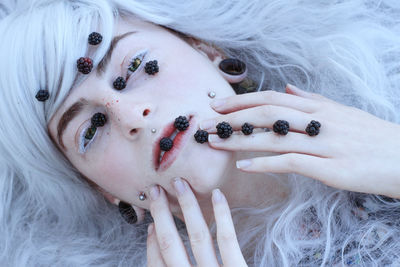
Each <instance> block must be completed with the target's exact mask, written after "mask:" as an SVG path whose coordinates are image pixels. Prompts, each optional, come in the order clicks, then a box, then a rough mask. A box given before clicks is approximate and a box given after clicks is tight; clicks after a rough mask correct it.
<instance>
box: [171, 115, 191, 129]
mask: <svg viewBox="0 0 400 267" xmlns="http://www.w3.org/2000/svg"><path fill="white" fill-rule="evenodd" d="M174 126H175V128H176V129H177V130H179V131H184V130H186V129H187V128H188V127H189V121H188V119H187V118H186V117H185V116H179V117H178V118H176V119H175V122H174Z"/></svg>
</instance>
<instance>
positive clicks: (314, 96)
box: [286, 84, 336, 103]
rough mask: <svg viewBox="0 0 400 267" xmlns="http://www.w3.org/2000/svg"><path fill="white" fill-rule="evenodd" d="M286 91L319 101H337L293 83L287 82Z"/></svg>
mask: <svg viewBox="0 0 400 267" xmlns="http://www.w3.org/2000/svg"><path fill="white" fill-rule="evenodd" d="M286 92H287V93H289V94H292V95H296V96H300V97H303V98H308V99H313V100H319V101H321V100H322V101H326V102H331V103H336V102H335V101H333V100H331V99H329V98H326V97H324V96H323V95H320V94H315V93H310V92H307V91H304V90H301V89H300V88H298V87H296V86H294V85H292V84H287V85H286Z"/></svg>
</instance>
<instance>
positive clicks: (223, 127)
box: [217, 121, 233, 138]
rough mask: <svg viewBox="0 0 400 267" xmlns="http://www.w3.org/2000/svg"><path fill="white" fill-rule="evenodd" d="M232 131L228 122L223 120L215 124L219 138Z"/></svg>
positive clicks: (225, 136) (227, 135)
mask: <svg viewBox="0 0 400 267" xmlns="http://www.w3.org/2000/svg"><path fill="white" fill-rule="evenodd" d="M232 133H233V130H232V127H231V126H230V125H229V123H227V122H225V121H223V122H221V123H218V124H217V134H218V136H219V137H220V138H228V137H229V136H231V135H232Z"/></svg>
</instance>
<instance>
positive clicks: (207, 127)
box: [200, 120, 216, 131]
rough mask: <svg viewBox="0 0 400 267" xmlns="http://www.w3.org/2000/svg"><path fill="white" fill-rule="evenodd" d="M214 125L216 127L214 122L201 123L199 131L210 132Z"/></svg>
mask: <svg viewBox="0 0 400 267" xmlns="http://www.w3.org/2000/svg"><path fill="white" fill-rule="evenodd" d="M215 125H216V123H215V120H207V121H202V122H201V123H200V129H201V130H204V131H206V130H210V129H212V128H214V127H215Z"/></svg>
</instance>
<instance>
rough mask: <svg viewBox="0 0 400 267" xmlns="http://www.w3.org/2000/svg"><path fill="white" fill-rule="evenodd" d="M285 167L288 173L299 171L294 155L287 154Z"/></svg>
mask: <svg viewBox="0 0 400 267" xmlns="http://www.w3.org/2000/svg"><path fill="white" fill-rule="evenodd" d="M287 166H288V169H289V170H290V171H293V170H298V169H299V167H300V166H299V161H298V159H297V158H296V155H295V154H289V155H288V158H287Z"/></svg>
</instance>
